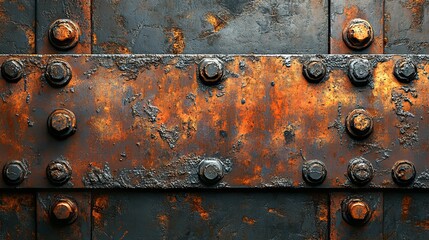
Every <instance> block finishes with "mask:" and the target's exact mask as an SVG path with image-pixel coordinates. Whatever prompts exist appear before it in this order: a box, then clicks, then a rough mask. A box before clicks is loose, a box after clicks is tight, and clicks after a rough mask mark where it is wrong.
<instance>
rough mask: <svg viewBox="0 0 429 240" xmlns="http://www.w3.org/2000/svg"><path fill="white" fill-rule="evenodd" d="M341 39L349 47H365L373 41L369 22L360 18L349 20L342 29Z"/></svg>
mask: <svg viewBox="0 0 429 240" xmlns="http://www.w3.org/2000/svg"><path fill="white" fill-rule="evenodd" d="M343 40H344V42H345V44H346V45H347V47H349V48H351V49H354V50H363V49H365V48H367V47H368V46H369V45H371V43H372V42H373V41H374V32H373V30H372V26H371V24H370V23H369V22H368V21H366V20H363V19H360V18H356V19H353V20H351V21H350V22H349V24H348V25H347V27H346V28H345V29H344V31H343Z"/></svg>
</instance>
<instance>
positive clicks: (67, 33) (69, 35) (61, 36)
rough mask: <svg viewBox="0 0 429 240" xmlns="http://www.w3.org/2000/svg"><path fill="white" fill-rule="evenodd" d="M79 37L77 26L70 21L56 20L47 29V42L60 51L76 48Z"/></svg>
mask: <svg viewBox="0 0 429 240" xmlns="http://www.w3.org/2000/svg"><path fill="white" fill-rule="evenodd" d="M79 35H80V29H79V26H78V25H77V24H76V23H75V22H73V21H72V20H70V19H58V20H56V21H55V22H53V23H52V24H51V26H50V28H49V41H50V42H51V44H52V45H53V46H54V47H56V48H58V49H60V50H67V49H70V48H73V47H74V46H76V44H77V43H78V41H79Z"/></svg>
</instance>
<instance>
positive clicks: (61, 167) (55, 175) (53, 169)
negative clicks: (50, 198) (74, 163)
mask: <svg viewBox="0 0 429 240" xmlns="http://www.w3.org/2000/svg"><path fill="white" fill-rule="evenodd" d="M71 175H72V168H71V166H70V164H69V163H68V161H65V160H56V161H52V162H51V163H49V165H48V167H47V168H46V176H47V177H48V179H49V181H50V182H51V183H53V184H55V185H63V184H65V183H66V182H68V181H69V180H70V178H71Z"/></svg>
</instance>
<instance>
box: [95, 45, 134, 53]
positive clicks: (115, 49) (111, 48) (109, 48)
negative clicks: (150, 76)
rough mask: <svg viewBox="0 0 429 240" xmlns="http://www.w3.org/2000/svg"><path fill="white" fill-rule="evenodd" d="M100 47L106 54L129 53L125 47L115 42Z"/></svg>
mask: <svg viewBox="0 0 429 240" xmlns="http://www.w3.org/2000/svg"><path fill="white" fill-rule="evenodd" d="M100 47H101V48H102V49H103V52H105V53H108V54H115V53H116V54H130V53H131V51H130V50H129V49H128V48H127V47H125V46H122V45H120V44H119V43H115V42H105V43H102V44H100Z"/></svg>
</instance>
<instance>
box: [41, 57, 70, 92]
mask: <svg viewBox="0 0 429 240" xmlns="http://www.w3.org/2000/svg"><path fill="white" fill-rule="evenodd" d="M45 76H46V80H47V81H48V83H49V85H51V86H52V87H56V88H57V87H64V86H66V85H67V84H68V83H69V82H70V80H71V78H72V71H71V67H70V65H69V64H68V63H66V62H64V61H62V60H53V61H51V62H50V63H49V64H48V66H47V67H46V73H45Z"/></svg>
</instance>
